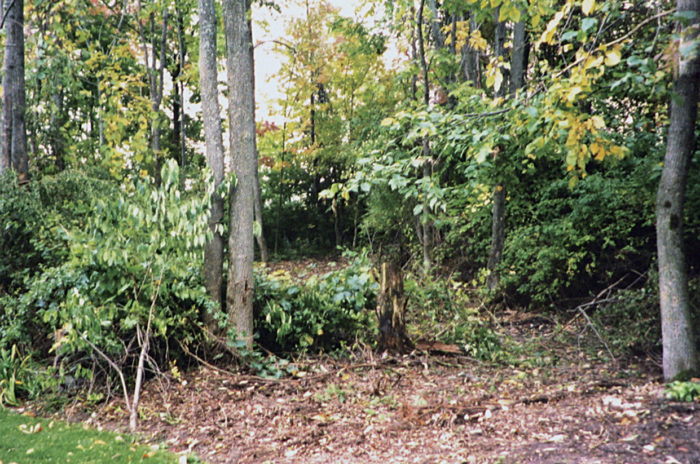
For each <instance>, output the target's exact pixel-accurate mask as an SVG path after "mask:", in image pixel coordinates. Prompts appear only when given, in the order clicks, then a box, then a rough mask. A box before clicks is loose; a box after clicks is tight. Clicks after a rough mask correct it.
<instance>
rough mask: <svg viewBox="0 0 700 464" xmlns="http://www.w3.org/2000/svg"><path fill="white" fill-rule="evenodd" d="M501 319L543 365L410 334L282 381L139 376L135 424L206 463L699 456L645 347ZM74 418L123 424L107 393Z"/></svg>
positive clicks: (694, 407)
mask: <svg viewBox="0 0 700 464" xmlns="http://www.w3.org/2000/svg"><path fill="white" fill-rule="evenodd" d="M512 319H513V320H511V321H504V322H503V323H502V326H503V328H504V330H508V332H509V335H510V336H511V337H512V338H513V340H516V341H521V342H522V343H526V342H530V343H531V342H532V340H539V341H541V346H542V348H546V349H547V350H549V351H548V355H547V356H546V357H545V360H547V361H545V362H543V363H542V365H536V363H532V362H522V363H513V364H514V365H511V366H506V365H492V364H488V363H484V362H479V361H477V360H474V359H472V358H469V357H466V356H463V355H459V354H455V353H454V352H453V351H454V350H452V349H449V348H448V349H445V346H442V345H441V346H439V347H437V349H435V350H431V349H430V347H429V346H428V347H425V345H421V344H418V346H419V347H421V346H423V347H424V349H423V350H420V349H418V350H416V351H414V352H413V353H411V354H409V355H406V356H398V357H395V356H386V355H384V356H379V355H377V354H376V353H372V352H371V351H367V352H364V353H358V354H357V355H355V356H352V357H351V358H350V359H346V360H336V359H332V358H331V357H328V356H316V357H308V358H305V359H300V360H296V364H297V365H298V366H299V371H298V372H297V373H296V375H295V376H294V377H290V378H284V379H280V380H273V379H264V378H259V377H255V376H251V375H246V374H240V373H231V372H226V371H224V370H221V369H218V368H213V366H200V367H196V368H192V369H190V370H188V371H186V372H184V373H181V374H180V375H179V378H172V377H171V378H170V379H169V381H168V382H163V381H162V379H161V380H152V381H151V382H149V383H148V384H147V385H146V387H145V390H144V392H143V399H142V407H141V421H140V429H141V433H142V434H143V435H145V436H146V438H147V439H148V440H150V441H153V442H154V443H165V444H166V445H167V446H168V447H169V448H170V449H171V451H174V452H176V453H183V454H184V453H189V452H196V453H197V454H198V455H199V457H200V458H201V459H202V460H204V461H205V462H209V463H212V464H216V463H241V464H242V463H286V464H296V463H299V464H301V463H305V464H306V463H331V462H332V463H348V464H353V463H358V464H359V463H381V464H399V463H407V464H408V463H416V464H424V463H425V464H427V463H450V464H452V463H455V464H457V463H467V464H482V463H483V464H486V463H489V464H491V463H502V464H516V463H517V464H526V463H533V464H534V463H537V464H540V463H541V464H558V463H567V464H618V463H619V464H633V463H634V464H638V463H641V464H645V463H650V464H651V463H654V464H656V463H658V464H677V463H680V464H697V463H700V404H698V403H697V402H695V403H677V402H672V401H669V400H668V399H667V398H666V397H665V395H664V385H663V383H662V382H661V381H662V379H661V376H660V369H659V366H658V362H657V361H656V360H655V359H653V357H645V358H637V359H628V360H626V361H620V363H619V364H615V363H611V362H609V361H606V360H605V359H604V357H603V356H598V355H597V354H596V353H592V354H591V353H590V350H588V351H586V350H584V349H582V348H581V347H580V346H579V345H578V344H577V343H570V344H567V343H564V342H561V338H557V337H555V336H554V335H553V330H552V328H551V326H550V325H551V324H547V323H542V321H537V323H534V324H528V323H524V321H522V320H516V319H517V318H516V317H513V318H512ZM571 330H573V329H571ZM576 330H579V331H580V330H581V329H580V328H578V329H576ZM579 341H580V340H579ZM601 353H602V352H601ZM66 414H70V411H66ZM74 414H75V415H74V417H73V419H74V420H75V419H78V420H80V419H83V420H85V421H86V422H89V423H92V424H93V425H99V426H102V427H104V428H107V429H113V430H118V431H125V430H126V429H127V427H128V417H127V414H126V412H125V411H123V409H122V408H121V406H120V400H119V399H116V398H115V399H114V400H112V401H110V402H108V403H106V404H104V405H101V406H99V408H98V409H97V410H93V412H92V414H91V415H90V416H89V417H87V418H86V417H82V418H81V417H80V414H78V413H74Z"/></svg>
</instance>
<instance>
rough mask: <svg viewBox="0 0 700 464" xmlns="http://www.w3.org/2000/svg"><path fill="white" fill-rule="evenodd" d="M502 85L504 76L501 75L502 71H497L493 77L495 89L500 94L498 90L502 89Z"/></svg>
mask: <svg viewBox="0 0 700 464" xmlns="http://www.w3.org/2000/svg"><path fill="white" fill-rule="evenodd" d="M501 84H503V74H501V70H500V69H497V70H496V73H495V75H494V76H493V89H494V90H495V91H496V92H498V90H499V89H500V88H501Z"/></svg>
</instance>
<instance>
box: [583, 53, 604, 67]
mask: <svg viewBox="0 0 700 464" xmlns="http://www.w3.org/2000/svg"><path fill="white" fill-rule="evenodd" d="M602 63H603V57H602V56H595V57H593V56H591V57H589V58H588V59H587V60H586V64H585V65H584V66H583V68H584V69H590V68H597V67H598V66H600V65H601V64H602Z"/></svg>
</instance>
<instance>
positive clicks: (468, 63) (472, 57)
mask: <svg viewBox="0 0 700 464" xmlns="http://www.w3.org/2000/svg"><path fill="white" fill-rule="evenodd" d="M477 27H478V25H477V22H476V20H475V19H474V14H473V13H471V14H470V17H469V33H470V34H471V33H473V32H474V31H475V30H476V29H477ZM461 53H462V61H461V66H460V68H461V70H462V73H461V74H462V78H463V79H464V80H465V81H472V85H473V86H474V87H476V88H481V75H480V69H479V51H478V50H476V49H474V48H472V46H471V45H470V44H469V40H467V42H466V43H465V44H464V46H463V47H462V50H461Z"/></svg>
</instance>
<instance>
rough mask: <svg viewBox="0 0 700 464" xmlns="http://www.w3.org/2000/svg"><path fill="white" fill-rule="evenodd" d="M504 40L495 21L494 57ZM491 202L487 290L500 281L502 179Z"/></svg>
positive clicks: (501, 50) (503, 220) (503, 217)
mask: <svg viewBox="0 0 700 464" xmlns="http://www.w3.org/2000/svg"><path fill="white" fill-rule="evenodd" d="M498 13H499V12H498V9H496V17H497V18H498ZM505 41H506V24H505V23H504V22H497V23H496V30H495V38H494V52H495V54H496V57H501V58H503V57H504V56H505V48H504V44H505ZM503 80H504V82H502V83H501V87H500V88H499V89H497V90H496V96H497V97H503V96H504V95H505V93H506V90H505V89H506V82H505V78H504V79H503ZM498 157H499V149H498V147H497V149H496V150H495V152H494V155H493V158H494V159H493V161H494V164H495V165H498V162H499V159H498ZM491 203H492V204H493V212H492V215H491V249H490V250H489V260H488V263H487V264H486V269H488V271H489V274H488V277H487V278H486V285H487V286H488V288H489V290H491V291H493V290H495V289H496V288H497V287H498V284H499V283H500V275H499V273H498V266H499V265H500V264H501V258H502V257H503V245H504V243H505V237H506V188H505V185H504V183H503V180H502V179H501V180H500V181H499V182H498V183H497V184H496V186H495V187H494V188H493V194H492V197H491Z"/></svg>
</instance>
